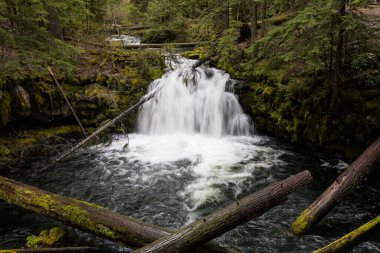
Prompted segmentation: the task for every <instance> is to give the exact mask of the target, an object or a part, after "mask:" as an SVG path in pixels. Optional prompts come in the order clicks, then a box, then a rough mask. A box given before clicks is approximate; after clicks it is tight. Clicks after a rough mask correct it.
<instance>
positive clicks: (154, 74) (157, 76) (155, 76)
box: [150, 68, 164, 80]
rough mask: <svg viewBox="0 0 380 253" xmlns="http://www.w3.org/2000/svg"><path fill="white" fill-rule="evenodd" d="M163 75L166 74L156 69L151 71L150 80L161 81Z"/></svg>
mask: <svg viewBox="0 0 380 253" xmlns="http://www.w3.org/2000/svg"><path fill="white" fill-rule="evenodd" d="M163 74H164V72H163V71H162V69H159V68H154V69H151V71H150V78H151V79H152V80H156V79H160V78H161V77H162V75H163Z"/></svg>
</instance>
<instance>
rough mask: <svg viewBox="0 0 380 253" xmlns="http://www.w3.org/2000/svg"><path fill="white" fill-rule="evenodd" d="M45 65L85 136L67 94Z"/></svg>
mask: <svg viewBox="0 0 380 253" xmlns="http://www.w3.org/2000/svg"><path fill="white" fill-rule="evenodd" d="M47 67H48V70H49V73H50V75H51V77H52V78H53V80H54V82H55V84H56V85H57V86H58V89H59V91H60V92H61V94H62V96H63V98H64V99H65V101H66V104H67V106H68V107H69V108H70V111H71V113H72V114H73V116H74V118H75V120H76V121H77V123H78V125H79V127H80V128H81V129H82V133H83V135H84V137H87V133H86V130H84V127H83V125H82V123H81V122H80V120H79V118H78V116H77V114H76V113H75V110H74V108H73V106H72V105H71V103H70V101H69V99H68V98H67V96H66V94H65V91H64V90H63V89H62V87H61V85H59V82H58V80H57V78H55V75H54V73H53V71H52V70H51V68H50V66H49V65H48V66H47Z"/></svg>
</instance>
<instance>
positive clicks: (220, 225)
mask: <svg viewBox="0 0 380 253" xmlns="http://www.w3.org/2000/svg"><path fill="white" fill-rule="evenodd" d="M311 180H312V177H311V174H310V172H309V171H303V172H301V173H298V174H296V175H294V176H291V177H289V178H287V179H285V180H283V181H280V182H277V183H274V184H272V185H270V186H268V187H265V188H264V189H262V190H260V191H258V192H255V193H253V194H251V195H248V196H247V197H245V198H243V199H241V200H239V201H237V202H234V203H232V204H231V205H229V206H227V207H225V208H223V209H219V210H217V211H216V212H214V213H212V214H210V215H208V216H206V217H204V218H202V219H199V220H197V221H195V222H193V223H191V224H189V225H187V226H184V227H182V228H180V229H179V230H177V231H175V232H174V233H172V234H170V235H169V236H166V237H163V238H161V239H159V240H157V241H155V242H154V243H152V244H150V245H147V246H145V247H143V248H141V249H139V250H136V251H134V252H136V253H146V252H156V253H164V252H165V253H170V252H184V251H186V250H191V249H192V248H195V247H196V246H198V245H201V244H202V243H204V242H207V241H209V240H212V239H214V238H216V237H218V236H220V235H222V234H223V233H225V232H227V231H229V230H231V229H233V228H235V227H236V226H238V225H240V224H242V223H244V222H246V221H247V220H249V219H251V218H253V217H257V216H259V215H261V214H263V213H265V212H266V211H268V210H269V209H271V208H272V207H275V206H276V205H278V204H279V203H282V202H283V201H285V200H286V197H287V195H288V194H289V193H290V192H292V191H294V190H295V189H297V188H298V187H300V186H303V185H305V184H307V183H309V182H311Z"/></svg>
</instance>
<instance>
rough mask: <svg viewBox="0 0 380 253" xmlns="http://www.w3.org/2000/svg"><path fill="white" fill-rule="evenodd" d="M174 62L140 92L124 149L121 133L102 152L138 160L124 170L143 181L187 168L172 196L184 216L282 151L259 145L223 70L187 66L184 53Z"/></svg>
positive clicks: (236, 189)
mask: <svg viewBox="0 0 380 253" xmlns="http://www.w3.org/2000/svg"><path fill="white" fill-rule="evenodd" d="M176 62H177V65H176V66H175V69H174V70H172V71H169V72H168V73H166V74H165V75H164V76H163V77H162V78H161V79H159V80H156V81H154V82H153V83H152V84H151V85H150V87H149V90H148V93H147V94H148V95H149V94H152V92H156V93H157V95H156V97H155V98H154V99H152V100H150V101H149V102H147V103H145V104H144V105H143V106H142V107H141V108H140V111H139V117H138V134H132V135H130V136H129V146H128V148H127V149H126V150H125V151H123V147H124V145H125V143H126V139H125V138H122V139H118V140H117V141H115V142H114V143H113V144H112V145H111V146H110V147H103V148H102V149H103V150H102V151H103V152H104V155H105V156H107V157H108V158H110V159H115V160H117V159H119V158H120V157H123V158H124V159H126V161H127V164H134V165H136V164H138V168H139V170H140V171H139V172H137V173H133V176H131V177H130V181H131V184H133V185H140V186H142V187H143V186H145V187H150V186H152V185H155V181H157V180H158V181H159V180H170V179H169V178H170V177H171V178H172V177H177V176H179V177H180V176H181V175H182V174H185V173H184V172H185V171H186V174H190V175H191V179H189V180H188V181H186V184H185V185H183V187H181V189H178V190H177V195H178V196H179V197H181V198H182V199H183V200H184V201H183V203H184V208H185V209H186V210H187V212H188V213H189V215H188V221H191V220H193V219H195V218H196V217H197V215H198V213H197V210H198V208H200V207H201V206H202V205H204V204H205V203H208V202H210V201H211V202H212V201H216V202H217V201H220V200H221V199H223V189H225V188H226V187H229V188H231V191H232V192H233V194H234V195H235V196H237V195H238V194H239V193H240V192H241V190H242V184H243V183H244V182H245V181H246V180H247V179H250V180H252V178H254V174H255V170H257V169H258V170H269V169H270V168H271V167H273V166H275V165H279V164H281V163H284V162H282V161H281V159H280V156H281V154H282V153H283V152H281V151H278V150H274V149H273V148H270V147H267V146H264V145H261V144H262V143H263V142H266V141H267V140H266V138H264V137H260V136H255V135H252V132H253V131H252V129H253V125H252V124H251V122H250V119H249V117H248V116H247V115H245V114H244V113H243V110H242V108H241V106H240V105H239V102H238V98H237V97H236V96H235V94H233V81H232V80H231V79H230V76H229V75H228V74H226V73H225V72H223V71H220V70H217V69H214V68H206V67H202V68H198V69H196V70H195V69H193V68H192V66H193V65H194V63H195V61H191V60H185V59H177V61H176ZM122 163H125V160H123V161H122ZM119 167H120V168H122V169H121V171H120V173H128V172H127V170H128V169H125V168H126V166H122V165H120V166H119ZM122 170H126V171H124V172H123V171H122ZM268 175H269V174H268ZM267 180H270V176H268V177H267Z"/></svg>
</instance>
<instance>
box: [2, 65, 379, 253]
mask: <svg viewBox="0 0 380 253" xmlns="http://www.w3.org/2000/svg"><path fill="white" fill-rule="evenodd" d="M193 64H194V61H191V60H185V59H180V62H179V63H177V65H176V66H175V67H174V70H172V71H168V73H166V74H165V75H164V76H163V77H162V78H161V79H159V80H156V81H154V82H153V83H152V84H151V85H150V88H149V91H148V93H150V92H155V91H156V90H157V89H160V90H159V92H158V96H157V97H156V98H155V99H153V100H151V101H149V102H148V103H146V104H145V105H143V107H142V108H140V111H139V116H138V122H137V126H136V133H133V134H130V135H129V137H128V138H127V137H126V136H123V135H115V136H114V138H113V142H112V144H110V145H97V146H92V147H88V148H86V149H84V150H81V151H80V152H78V153H76V154H75V155H74V156H73V157H71V158H70V159H68V160H67V161H65V162H62V163H60V164H59V165H58V166H54V167H50V168H47V169H46V168H44V166H45V161H43V160H39V161H35V162H34V163H33V164H31V165H30V168H29V169H27V170H23V171H20V172H15V173H13V174H12V175H9V176H10V177H12V178H13V179H15V180H19V181H21V182H24V183H27V184H30V185H33V186H36V187H39V188H42V189H45V190H48V191H51V192H54V193H57V194H61V195H64V196H67V197H72V198H76V199H81V200H85V201H89V202H93V203H96V204H99V205H102V206H104V207H107V208H109V209H111V210H113V211H115V212H119V213H123V214H126V215H130V216H133V217H135V218H139V219H142V220H143V221H145V222H149V223H153V224H157V225H160V226H163V227H168V228H179V227H181V226H183V225H185V224H188V223H190V222H192V221H194V220H196V219H198V218H200V217H202V216H204V215H206V214H209V213H210V212H212V211H214V210H216V209H218V208H221V207H223V206H226V205H227V204H229V203H231V202H232V201H235V200H237V199H239V198H242V197H244V196H246V195H247V194H249V193H252V192H255V191H257V190H259V189H261V188H263V187H265V186H267V185H269V184H271V183H273V182H275V181H277V180H281V179H285V178H286V177H288V176H290V175H292V174H295V173H297V172H300V171H302V170H305V169H309V170H310V171H311V172H312V173H313V176H314V181H313V183H312V184H311V185H309V186H308V187H305V188H303V189H300V190H297V191H296V192H294V193H292V194H290V196H289V199H288V200H287V201H286V202H285V203H283V204H281V205H279V206H277V207H276V208H273V209H272V210H270V211H269V212H267V213H265V214H264V215H262V216H260V217H258V218H255V219H252V220H251V221H249V222H247V223H246V224H244V225H241V226H239V227H238V228H236V229H234V230H232V231H230V232H228V233H226V234H224V235H223V236H221V237H219V238H217V239H216V240H217V241H218V242H219V243H221V244H223V245H227V246H229V247H232V248H236V249H239V250H241V251H243V252H258V253H260V252H300V253H301V252H311V251H313V250H314V249H317V248H320V247H322V246H324V245H326V244H328V243H329V242H331V241H332V240H334V239H336V238H338V237H340V236H342V235H343V234H344V233H346V232H348V231H351V230H353V229H355V228H356V227H358V226H360V225H361V224H363V223H365V222H367V221H368V220H370V219H372V218H373V217H375V216H376V215H378V214H379V213H380V201H379V193H380V182H378V181H376V180H375V177H369V178H368V179H367V180H366V182H365V183H364V184H363V186H360V187H358V188H357V189H356V190H355V192H354V193H353V194H351V195H350V196H348V197H347V198H346V199H345V200H344V201H343V202H342V203H340V204H339V205H338V206H337V207H336V208H334V209H333V211H332V212H331V213H330V214H329V215H328V216H327V217H326V218H325V219H324V220H323V221H322V222H321V223H320V224H319V225H318V226H317V227H315V229H313V231H312V232H311V233H310V234H307V235H304V236H301V237H295V236H293V235H292V234H291V233H289V232H288V229H289V226H290V224H291V223H292V221H293V220H294V219H295V218H296V217H297V215H299V214H300V212H301V211H302V210H303V209H304V208H306V207H307V205H308V204H310V203H311V202H312V201H313V200H314V199H315V198H316V197H317V196H318V195H319V194H320V193H321V192H322V191H323V190H324V189H325V188H326V187H327V186H328V185H329V184H330V183H331V182H332V181H333V180H334V178H335V177H336V176H337V175H338V174H339V172H340V171H341V170H342V169H344V168H345V167H346V166H347V164H346V163H344V162H343V161H341V160H338V159H331V158H325V157H323V156H322V155H320V154H316V153H313V152H309V151H307V150H301V149H299V148H297V147H294V146H291V145H289V144H286V143H283V142H281V141H280V140H277V139H275V138H273V137H270V136H265V135H261V134H258V133H256V132H255V129H254V122H251V120H250V119H249V117H248V116H247V115H245V114H244V112H243V110H242V108H241V107H240V105H239V102H238V97H237V96H236V95H235V94H234V93H233V86H234V81H233V80H231V79H230V77H229V75H228V74H227V73H224V72H222V71H220V70H217V69H213V68H207V67H200V68H198V69H197V70H196V72H195V73H194V72H193V71H192V69H191V67H190V66H192V65H193ZM376 176H377V178H379V176H380V175H376ZM0 203H1V206H0V248H19V247H22V246H24V244H25V239H26V237H27V236H28V235H31V234H37V233H38V232H39V231H41V230H43V229H49V228H51V227H53V226H60V227H62V228H64V229H65V230H66V231H67V232H68V233H67V235H66V238H65V241H64V242H63V245H70V246H75V245H78V246H82V245H88V246H97V247H101V248H103V249H104V250H105V251H110V252H116V251H118V252H128V251H129V249H128V248H126V247H125V246H123V245H121V244H117V243H113V242H110V241H107V240H103V239H99V238H96V237H95V236H92V235H90V234H87V233H83V232H80V231H79V230H75V229H72V228H70V227H67V226H65V225H62V224H60V223H59V222H56V221H54V220H52V219H49V218H46V217H42V216H37V215H34V214H33V213H30V212H26V211H24V210H22V209H21V208H17V207H14V206H12V205H9V204H5V203H4V202H0ZM352 252H380V234H379V233H378V232H377V233H375V234H374V236H372V237H370V238H369V239H368V240H367V241H365V242H363V243H361V244H360V245H359V246H358V247H356V248H355V249H354V250H353V251H352Z"/></svg>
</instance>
